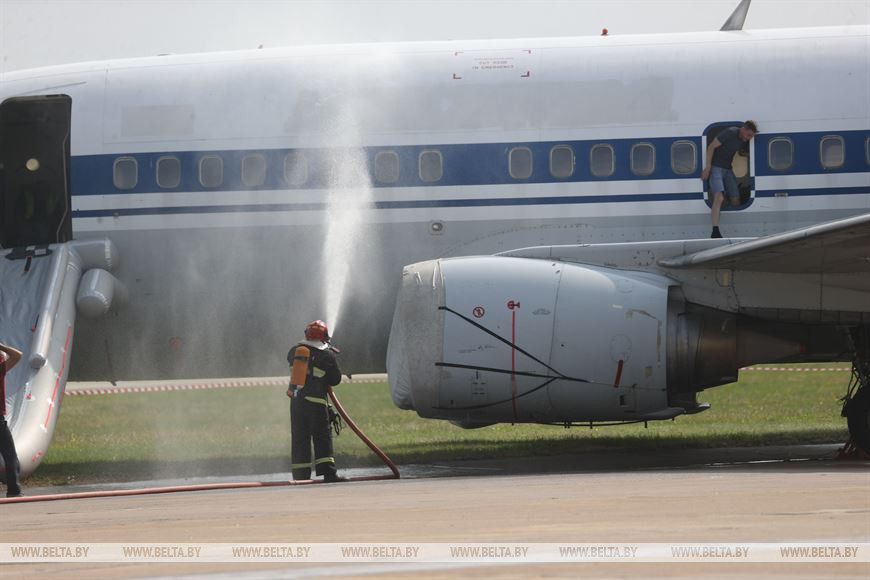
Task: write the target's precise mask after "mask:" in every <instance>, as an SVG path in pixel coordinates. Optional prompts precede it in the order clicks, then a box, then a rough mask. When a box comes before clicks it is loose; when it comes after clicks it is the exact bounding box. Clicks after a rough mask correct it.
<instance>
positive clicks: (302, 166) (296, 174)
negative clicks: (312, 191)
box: [284, 153, 308, 187]
mask: <svg viewBox="0 0 870 580" xmlns="http://www.w3.org/2000/svg"><path fill="white" fill-rule="evenodd" d="M284 181H286V182H287V185H290V186H292V187H300V186H302V185H305V182H307V181H308V158H307V157H305V155H303V154H302V153H288V154H287V155H286V156H285V157H284Z"/></svg>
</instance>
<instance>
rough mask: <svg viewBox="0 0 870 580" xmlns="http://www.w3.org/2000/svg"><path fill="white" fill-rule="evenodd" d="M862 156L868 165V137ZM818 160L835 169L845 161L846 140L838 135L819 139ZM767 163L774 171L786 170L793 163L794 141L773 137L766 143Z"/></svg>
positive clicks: (869, 145)
mask: <svg viewBox="0 0 870 580" xmlns="http://www.w3.org/2000/svg"><path fill="white" fill-rule="evenodd" d="M864 158H865V161H867V164H868V165H870V137H868V138H867V140H866V141H865V142H864ZM819 160H820V161H821V163H822V167H824V168H825V169H837V168H838V167H842V166H843V164H844V163H845V162H846V142H845V141H844V140H843V138H842V137H841V136H839V135H826V136H825V137H822V139H821V140H820V141H819ZM767 164H768V165H769V166H770V168H771V169H773V170H774V171H786V170H787V169H790V168H791V166H792V165H793V164H794V143H792V140H791V139H789V138H788V137H774V138H773V139H771V140H770V141H769V142H768V144H767Z"/></svg>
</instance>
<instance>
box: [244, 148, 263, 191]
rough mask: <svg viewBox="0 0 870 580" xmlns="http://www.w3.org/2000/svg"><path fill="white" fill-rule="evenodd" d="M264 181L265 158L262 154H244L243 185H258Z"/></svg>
mask: <svg viewBox="0 0 870 580" xmlns="http://www.w3.org/2000/svg"><path fill="white" fill-rule="evenodd" d="M265 182H266V158H265V157H263V156H262V155H259V154H256V155H245V156H244V158H242V183H243V184H244V185H245V187H260V186H261V185H263V184H264V183H265Z"/></svg>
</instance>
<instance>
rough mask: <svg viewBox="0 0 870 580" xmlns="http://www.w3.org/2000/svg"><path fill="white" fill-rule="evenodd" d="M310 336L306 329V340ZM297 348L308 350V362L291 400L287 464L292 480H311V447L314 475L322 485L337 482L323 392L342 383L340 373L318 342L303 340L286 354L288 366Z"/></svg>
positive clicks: (327, 410) (335, 361)
mask: <svg viewBox="0 0 870 580" xmlns="http://www.w3.org/2000/svg"><path fill="white" fill-rule="evenodd" d="M317 322H320V321H317ZM312 324H314V323H312ZM320 324H321V325H323V329H324V338H325V339H326V340H328V339H329V335H328V334H327V333H326V332H325V329H326V325H325V324H323V323H322V322H320ZM310 326H311V325H309V327H310ZM315 334H316V333H315ZM309 335H310V333H309V329H308V328H306V337H308V336H309ZM300 346H306V347H307V348H308V350H309V351H310V355H309V356H310V360H309V363H308V373H307V375H306V377H305V386H304V387H302V388H301V389H298V390H297V391H296V393H295V394H294V395H293V396H292V398H291V399H290V437H291V453H290V461H291V463H292V470H293V479H297V480H299V479H311V445H312V443H313V444H314V468H315V472H316V473H317V475H322V476H323V479H324V480H325V481H339V478H338V474H337V471H336V467H335V458H334V457H333V454H332V429H331V423H330V421H329V407H328V405H329V403H328V398H327V397H328V394H327V391H326V388H327V386H330V387H331V386H334V385H337V384H338V383H340V382H341V370H340V369H339V367H338V361H337V360H336V358H335V354H334V353H333V352H332V351H331V350H330V347H329V345H328V344H327V343H326V342H325V341H321V340H310V339H306V340H304V341H302V342H300V343H299V344H297V345H296V346H294V347H293V348H291V349H290V352H289V353H287V362H289V363H290V364H291V365H292V364H293V360H294V356H295V354H296V349H297V348H299V347H300ZM288 394H290V393H289V392H288Z"/></svg>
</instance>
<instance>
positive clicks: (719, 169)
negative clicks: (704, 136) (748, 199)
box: [701, 121, 758, 238]
mask: <svg viewBox="0 0 870 580" xmlns="http://www.w3.org/2000/svg"><path fill="white" fill-rule="evenodd" d="M757 133H758V127H757V126H756V124H755V121H746V122H745V123H743V125H742V126H740V127H728V128H727V129H724V130H723V131H721V132H720V133H719V134H718V135H717V136H716V138H715V139H713V141H712V142H711V143H710V144H709V145H708V146H707V159H706V163H705V164H704V170H703V171H702V172H701V179H703V180H707V179H709V180H710V195H711V196H712V199H711V200H710V203H711V204H712V206H713V208H712V209H713V233H712V234H711V235H710V237H711V238H721V237H722V234H721V233H720V232H719V213H720V211H721V210H722V204H723V203H724V201H725V194H726V193H727V194H728V203H729V204H730V205H732V206H738V205H740V190H739V188H738V187H737V178H736V177H735V176H734V170H732V169H731V165H732V163H733V162H734V154H735V153H739V154H740V155H744V156H746V155H748V154H749V142H750V141H752V138H753V137H755V135H756V134H757Z"/></svg>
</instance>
